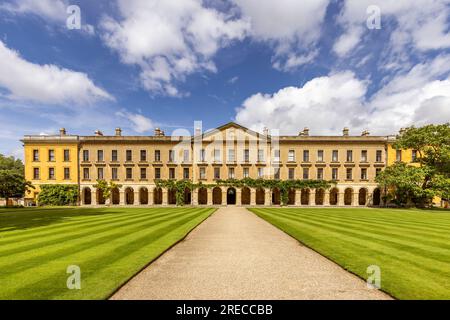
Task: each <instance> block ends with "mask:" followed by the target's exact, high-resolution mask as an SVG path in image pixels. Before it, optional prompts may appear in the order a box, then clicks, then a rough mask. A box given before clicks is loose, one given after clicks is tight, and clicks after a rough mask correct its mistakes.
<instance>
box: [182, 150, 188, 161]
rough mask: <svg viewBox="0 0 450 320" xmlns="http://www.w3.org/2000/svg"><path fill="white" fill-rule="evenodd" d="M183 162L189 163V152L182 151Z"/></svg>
mask: <svg viewBox="0 0 450 320" xmlns="http://www.w3.org/2000/svg"><path fill="white" fill-rule="evenodd" d="M183 162H189V150H183Z"/></svg>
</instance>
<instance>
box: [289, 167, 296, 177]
mask: <svg viewBox="0 0 450 320" xmlns="http://www.w3.org/2000/svg"><path fill="white" fill-rule="evenodd" d="M288 179H289V180H294V179H295V169H294V168H289V173H288Z"/></svg>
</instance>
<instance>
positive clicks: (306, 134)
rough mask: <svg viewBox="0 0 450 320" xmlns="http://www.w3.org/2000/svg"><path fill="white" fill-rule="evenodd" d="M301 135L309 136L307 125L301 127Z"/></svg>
mask: <svg viewBox="0 0 450 320" xmlns="http://www.w3.org/2000/svg"><path fill="white" fill-rule="evenodd" d="M303 135H304V136H306V137H307V136H309V128H308V127H305V128H304V129H303Z"/></svg>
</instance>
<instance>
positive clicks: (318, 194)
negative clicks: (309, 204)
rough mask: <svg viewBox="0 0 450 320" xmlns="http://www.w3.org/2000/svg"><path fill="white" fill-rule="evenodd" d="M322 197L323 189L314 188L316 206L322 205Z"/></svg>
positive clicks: (323, 197) (323, 194)
mask: <svg viewBox="0 0 450 320" xmlns="http://www.w3.org/2000/svg"><path fill="white" fill-rule="evenodd" d="M324 199H325V190H324V189H322V188H320V189H316V194H315V202H316V205H317V206H323V204H324Z"/></svg>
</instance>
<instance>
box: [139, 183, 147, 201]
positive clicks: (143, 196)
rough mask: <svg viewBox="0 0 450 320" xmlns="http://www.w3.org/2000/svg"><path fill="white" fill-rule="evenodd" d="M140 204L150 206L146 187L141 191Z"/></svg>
mask: <svg viewBox="0 0 450 320" xmlns="http://www.w3.org/2000/svg"><path fill="white" fill-rule="evenodd" d="M139 203H140V204H148V189H147V188H145V187H143V188H141V189H139Z"/></svg>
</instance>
